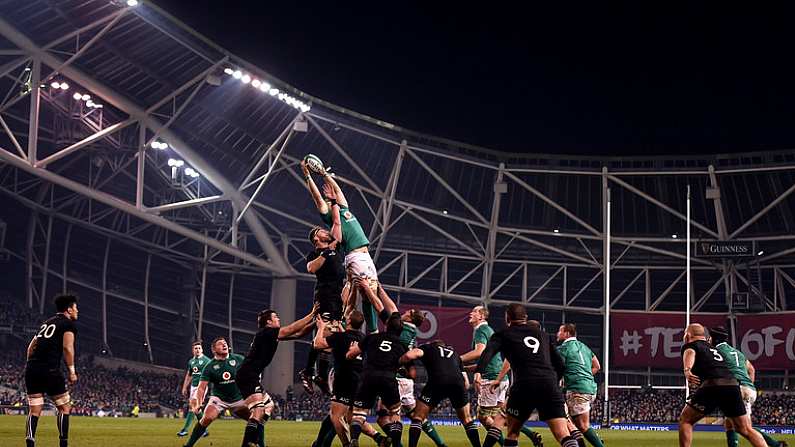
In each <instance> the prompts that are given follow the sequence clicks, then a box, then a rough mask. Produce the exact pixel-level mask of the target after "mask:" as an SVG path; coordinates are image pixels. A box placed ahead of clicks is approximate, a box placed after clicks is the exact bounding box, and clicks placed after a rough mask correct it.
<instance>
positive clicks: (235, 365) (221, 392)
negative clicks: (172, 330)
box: [201, 354, 245, 403]
mask: <svg viewBox="0 0 795 447" xmlns="http://www.w3.org/2000/svg"><path fill="white" fill-rule="evenodd" d="M243 360H245V357H243V356H242V355H240V354H229V357H227V358H225V359H223V360H219V359H212V360H210V363H208V364H207V366H206V367H205V368H204V372H202V375H201V380H206V381H207V382H209V383H212V384H213V391H212V392H211V393H210V395H211V396H215V397H217V398H219V399H221V400H222V401H224V402H229V403H232V402H237V401H239V400H242V399H243V395H241V394H240V390H239V389H238V387H237V382H235V375H237V370H238V369H240V365H242V364H243Z"/></svg>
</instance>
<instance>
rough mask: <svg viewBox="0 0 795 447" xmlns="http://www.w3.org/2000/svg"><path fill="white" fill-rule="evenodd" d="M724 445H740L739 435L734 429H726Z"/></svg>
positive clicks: (733, 446) (732, 446)
mask: <svg viewBox="0 0 795 447" xmlns="http://www.w3.org/2000/svg"><path fill="white" fill-rule="evenodd" d="M726 445H727V446H728V447H740V436H739V435H738V434H737V432H736V431H734V430H726Z"/></svg>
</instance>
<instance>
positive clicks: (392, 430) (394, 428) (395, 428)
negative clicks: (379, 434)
mask: <svg viewBox="0 0 795 447" xmlns="http://www.w3.org/2000/svg"><path fill="white" fill-rule="evenodd" d="M388 427H389V438H390V439H392V445H400V438H401V436H403V423H402V422H400V421H398V422H393V423H391V424H389V426H388ZM420 430H422V428H420Z"/></svg>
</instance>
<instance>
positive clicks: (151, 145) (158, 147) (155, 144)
mask: <svg viewBox="0 0 795 447" xmlns="http://www.w3.org/2000/svg"><path fill="white" fill-rule="evenodd" d="M149 147H151V148H152V149H160V143H158V142H157V141H153V142H152V144H150V145H149Z"/></svg>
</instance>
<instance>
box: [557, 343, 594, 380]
mask: <svg viewBox="0 0 795 447" xmlns="http://www.w3.org/2000/svg"><path fill="white" fill-rule="evenodd" d="M558 352H559V353H560V356H561V357H562V358H563V363H564V365H565V371H564V373H563V387H564V390H565V391H574V392H577V393H584V394H596V381H595V380H594V379H593V374H592V373H591V360H592V359H593V356H594V355H593V352H592V351H591V349H590V348H588V346H586V345H585V343H583V342H581V341H579V340H577V338H576V337H571V338H568V339H566V340H565V341H563V343H561V345H560V346H558Z"/></svg>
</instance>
